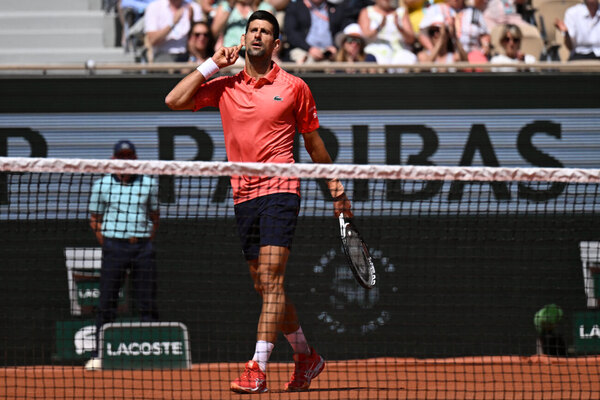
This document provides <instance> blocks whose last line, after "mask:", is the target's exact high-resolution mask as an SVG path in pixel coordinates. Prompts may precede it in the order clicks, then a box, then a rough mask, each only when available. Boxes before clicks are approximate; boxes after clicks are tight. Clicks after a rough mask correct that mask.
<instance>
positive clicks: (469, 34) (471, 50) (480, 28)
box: [454, 0, 491, 63]
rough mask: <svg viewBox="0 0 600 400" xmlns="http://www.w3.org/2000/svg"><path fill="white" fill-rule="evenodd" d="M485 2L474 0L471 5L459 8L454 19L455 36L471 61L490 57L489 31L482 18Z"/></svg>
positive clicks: (484, 60)
mask: <svg viewBox="0 0 600 400" xmlns="http://www.w3.org/2000/svg"><path fill="white" fill-rule="evenodd" d="M487 3H488V0H474V3H473V7H467V8H463V9H462V10H460V11H459V12H458V13H457V15H456V18H455V20H454V29H455V30H456V37H458V40H459V41H460V44H461V45H462V47H463V49H464V50H465V51H466V52H467V56H468V58H469V62H471V63H487V62H488V60H489V58H490V57H491V54H490V52H491V45H490V43H491V38H490V32H489V31H488V29H487V26H486V24H485V19H484V18H483V11H484V10H485V8H486V6H487Z"/></svg>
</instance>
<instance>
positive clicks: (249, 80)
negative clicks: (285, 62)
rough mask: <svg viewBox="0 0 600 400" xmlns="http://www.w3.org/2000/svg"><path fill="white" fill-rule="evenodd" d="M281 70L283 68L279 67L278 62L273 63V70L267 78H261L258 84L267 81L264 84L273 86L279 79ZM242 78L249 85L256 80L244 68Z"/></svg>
mask: <svg viewBox="0 0 600 400" xmlns="http://www.w3.org/2000/svg"><path fill="white" fill-rule="evenodd" d="M280 70H281V68H279V65H277V63H276V62H274V61H271V70H270V71H269V73H267V74H266V75H265V76H263V77H262V78H260V79H259V80H258V81H257V82H256V83H258V82H261V81H266V82H264V83H269V84H272V83H273V82H274V81H275V78H276V77H277V74H278V73H279V71H280ZM242 77H243V79H244V82H246V84H248V85H249V84H251V83H252V82H253V81H254V78H253V77H251V76H250V75H248V73H247V72H246V68H245V67H244V70H243V71H242Z"/></svg>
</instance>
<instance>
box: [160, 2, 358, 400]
mask: <svg viewBox="0 0 600 400" xmlns="http://www.w3.org/2000/svg"><path fill="white" fill-rule="evenodd" d="M242 44H243V46H244V47H245V49H246V51H245V66H244V70H243V71H241V72H240V73H238V74H236V75H234V76H226V77H225V76H224V77H219V78H216V79H213V80H211V81H209V82H206V81H207V79H208V78H210V77H211V76H212V75H213V74H215V73H216V72H218V71H219V69H220V68H224V67H226V66H229V65H232V64H233V63H234V62H235V61H236V60H237V58H238V57H239V51H240V49H241V47H242ZM279 46H281V42H280V40H279V25H278V23H277V20H276V19H275V17H274V16H273V15H272V14H271V13H269V12H267V11H256V12H254V13H253V14H252V15H251V16H250V18H249V20H248V23H247V25H246V31H245V33H244V35H242V38H241V44H240V46H235V47H229V48H221V49H219V50H218V51H217V52H216V53H215V55H214V56H213V57H212V58H211V59H209V60H207V61H206V62H204V63H203V64H202V65H200V66H199V67H198V69H197V70H196V71H193V72H192V73H190V74H189V75H188V76H186V77H185V78H183V79H182V80H181V81H180V82H179V83H178V84H177V85H176V86H175V88H173V90H172V91H171V92H170V93H169V94H168V95H167V97H166V100H165V102H166V104H167V105H168V106H169V107H170V108H171V109H173V110H194V111H196V110H199V109H200V108H203V107H207V106H212V107H218V108H219V110H220V112H221V120H222V123H223V133H224V137H225V147H226V151H227V158H228V160H229V161H232V162H262V163H293V162H294V158H293V152H292V149H293V142H294V136H295V133H296V130H297V131H298V132H300V133H301V134H302V136H303V138H304V146H305V148H306V150H307V152H308V154H309V155H310V157H311V159H312V160H313V162H315V163H331V162H332V161H331V158H330V156H329V153H328V152H327V150H326V148H325V145H324V144H323V141H322V140H321V137H320V136H319V133H318V131H317V129H318V128H319V119H318V117H317V110H316V106H315V102H314V99H313V96H312V93H311V92H310V89H309V88H308V86H307V85H306V83H305V82H304V81H303V80H302V79H300V78H298V77H295V76H293V75H291V74H289V73H287V72H285V71H283V70H282V69H281V68H280V67H279V66H278V65H277V64H276V63H274V62H273V61H272V59H271V58H272V55H273V52H274V51H275V50H277V49H278V48H279ZM232 116H235V118H232ZM231 186H232V188H233V200H234V205H235V215H236V221H237V225H238V232H239V236H240V239H241V242H242V249H243V252H244V256H245V258H246V261H247V263H248V267H249V270H250V275H251V277H252V279H253V280H254V288H255V289H256V291H257V292H258V293H259V294H260V295H261V296H262V308H261V313H260V317H259V321H258V329H257V334H256V338H257V342H256V348H255V353H254V356H253V358H252V360H251V361H248V363H246V366H245V369H244V372H243V373H242V375H241V376H240V377H239V378H237V379H236V380H234V381H233V382H232V383H231V390H233V391H235V392H241V393H262V392H266V391H267V378H266V369H267V361H268V359H269V357H270V354H271V351H272V350H273V347H274V343H275V342H276V339H277V334H278V332H279V331H282V332H283V334H284V335H285V337H286V339H287V340H288V342H289V343H290V345H291V346H292V348H293V350H294V361H295V369H294V373H293V374H292V377H291V378H290V381H289V382H288V383H286V384H285V386H284V390H286V391H304V390H308V388H309V386H310V383H311V380H312V379H314V378H315V377H317V375H319V374H320V373H321V371H323V368H324V367H325V361H324V360H323V358H322V357H321V356H320V355H319V354H318V353H317V352H316V351H315V350H314V348H312V347H311V346H309V345H308V343H307V340H306V338H305V336H304V333H303V331H302V328H301V327H300V325H299V324H298V317H297V314H296V308H295V306H294V305H293V304H292V302H291V301H290V299H289V298H288V296H287V295H286V293H285V290H284V277H285V269H286V264H287V260H288V257H289V254H290V249H291V246H292V238H293V235H294V231H295V228H296V222H297V217H298V212H299V210H300V181H299V180H298V179H297V178H284V177H272V178H264V177H250V176H232V177H231ZM329 188H330V191H331V195H332V197H333V200H334V214H335V215H336V216H337V215H339V213H340V212H343V213H344V215H346V216H352V210H351V205H350V201H349V200H348V198H347V196H346V194H345V192H344V187H343V186H342V184H341V183H340V182H339V181H338V180H337V179H333V180H331V181H330V182H329ZM256 232H258V234H256Z"/></svg>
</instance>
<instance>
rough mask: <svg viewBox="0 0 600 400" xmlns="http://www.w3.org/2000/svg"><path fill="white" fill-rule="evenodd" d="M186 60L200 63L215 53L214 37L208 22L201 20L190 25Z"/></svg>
mask: <svg viewBox="0 0 600 400" xmlns="http://www.w3.org/2000/svg"><path fill="white" fill-rule="evenodd" d="M187 49H188V61H189V62H191V63H196V64H198V63H202V62H204V61H206V60H208V59H209V58H210V57H212V56H213V54H215V39H214V37H213V35H212V32H211V31H210V26H209V25H208V23H206V22H204V21H201V22H196V23H194V25H192V29H190V33H189V35H188V43H187Z"/></svg>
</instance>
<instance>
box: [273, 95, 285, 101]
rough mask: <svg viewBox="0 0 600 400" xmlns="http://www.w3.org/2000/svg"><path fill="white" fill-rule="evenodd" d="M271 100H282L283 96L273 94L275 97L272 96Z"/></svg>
mask: <svg viewBox="0 0 600 400" xmlns="http://www.w3.org/2000/svg"><path fill="white" fill-rule="evenodd" d="M273 100H275V101H283V98H282V97H280V96H275V97H273Z"/></svg>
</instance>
